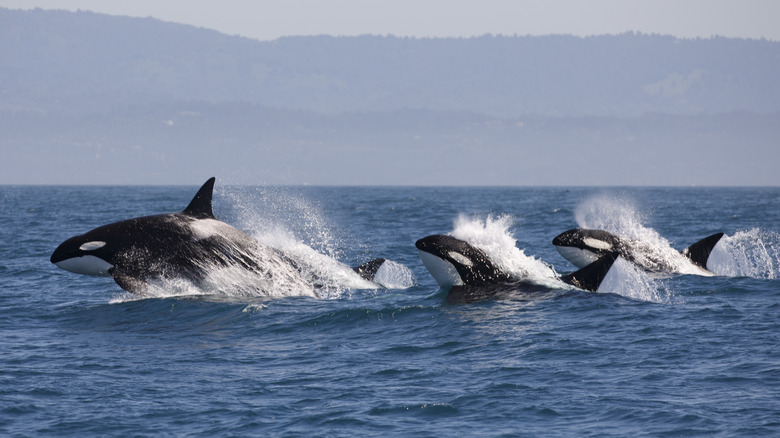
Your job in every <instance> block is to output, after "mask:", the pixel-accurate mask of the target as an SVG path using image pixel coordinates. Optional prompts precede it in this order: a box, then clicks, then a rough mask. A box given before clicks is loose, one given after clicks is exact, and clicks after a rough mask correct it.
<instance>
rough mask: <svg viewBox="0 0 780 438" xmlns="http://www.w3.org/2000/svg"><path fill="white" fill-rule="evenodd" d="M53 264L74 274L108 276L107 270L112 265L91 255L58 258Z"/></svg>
mask: <svg viewBox="0 0 780 438" xmlns="http://www.w3.org/2000/svg"><path fill="white" fill-rule="evenodd" d="M55 265H57V267H59V268H61V269H64V270H66V271H70V272H74V273H76V274H83V275H96V276H100V277H107V276H109V275H110V274H109V273H108V270H109V269H111V268H113V267H114V266H113V265H112V264H111V263H108V262H107V261H105V260H103V259H101V258H99V257H95V256H91V255H85V256H81V257H72V258H69V259H65V260H60V261H59V262H57V263H55Z"/></svg>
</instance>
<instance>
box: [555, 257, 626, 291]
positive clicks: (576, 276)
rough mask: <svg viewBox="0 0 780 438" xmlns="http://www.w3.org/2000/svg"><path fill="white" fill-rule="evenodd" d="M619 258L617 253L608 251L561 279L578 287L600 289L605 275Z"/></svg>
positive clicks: (588, 289) (589, 289)
mask: <svg viewBox="0 0 780 438" xmlns="http://www.w3.org/2000/svg"><path fill="white" fill-rule="evenodd" d="M617 258H618V254H617V253H615V252H612V253H607V254H606V255H604V256H602V257H601V258H599V259H598V260H596V261H595V262H593V263H591V264H589V265H588V266H585V267H584V268H582V269H580V270H579V271H576V272H572V273H571V274H568V275H564V276H563V277H561V280H562V281H563V282H564V283H566V284H570V285H572V286H574V287H578V288H580V289H583V290H587V291H590V292H596V291H598V290H599V286H601V282H602V281H604V277H606V276H607V273H609V270H610V269H611V268H612V265H613V264H614V263H615V260H617Z"/></svg>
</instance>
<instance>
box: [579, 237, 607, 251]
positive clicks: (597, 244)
mask: <svg viewBox="0 0 780 438" xmlns="http://www.w3.org/2000/svg"><path fill="white" fill-rule="evenodd" d="M582 241H583V242H584V243H585V245H588V246H589V247H591V248H596V249H611V248H612V245H610V244H609V242H605V241H603V240H599V239H594V238H592V237H586V238H584V239H582Z"/></svg>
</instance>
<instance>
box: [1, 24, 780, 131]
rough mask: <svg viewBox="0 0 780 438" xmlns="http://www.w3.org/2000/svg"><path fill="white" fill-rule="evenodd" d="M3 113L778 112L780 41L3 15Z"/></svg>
mask: <svg viewBox="0 0 780 438" xmlns="http://www.w3.org/2000/svg"><path fill="white" fill-rule="evenodd" d="M0 57H2V59H3V61H2V62H0V84H2V96H3V99H2V103H0V108H3V109H15V110H32V111H37V110H56V109H64V110H67V111H74V110H75V111H82V112H89V111H95V110H105V109H109V108H114V107H116V106H117V105H129V104H146V103H150V102H162V101H177V100H178V101H181V100H187V101H199V100H202V101H208V102H220V101H244V102H249V103H255V104H260V105H264V106H270V107H279V108H290V109H307V110H315V111H320V112H328V113H336V112H342V111H366V110H368V111H376V110H381V111H387V110H395V109H401V108H425V109H434V110H468V111H475V112H481V113H485V114H489V115H493V116H500V117H517V116H521V115H526V114H547V115H560V116H581V115H602V116H610V115H615V116H626V115H639V114H643V113H645V112H648V111H657V112H666V113H675V114H695V113H700V112H708V113H713V112H716V113H717V112H730V111H735V110H740V111H742V110H746V111H755V112H772V111H778V110H780V81H778V80H777V78H779V77H780V43H777V42H770V41H757V40H739V39H726V38H714V39H697V40H679V39H676V38H673V37H667V36H656V35H637V34H624V35H619V36H601V37H591V38H577V37H571V36H545V37H527V36H524V37H501V36H497V37H494V36H484V37H480V38H469V39H408V38H395V37H377V36H361V37H339V38H335V37H327V36H320V37H294V38H282V39H279V40H276V41H271V42H260V41H254V40H250V39H246V38H240V37H233V36H227V35H224V34H220V33H218V32H215V31H211V30H206V29H199V28H195V27H192V26H186V25H178V24H172V23H166V22H162V21H159V20H155V19H151V18H128V17H115V16H107V15H101V14H94V13H90V12H75V13H74V12H64V11H43V10H33V11H15V10H8V9H0Z"/></svg>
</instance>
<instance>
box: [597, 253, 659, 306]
mask: <svg viewBox="0 0 780 438" xmlns="http://www.w3.org/2000/svg"><path fill="white" fill-rule="evenodd" d="M599 292H600V293H613V294H616V295H621V296H624V297H627V298H631V299H634V300H638V301H650V302H654V303H666V302H669V301H670V300H671V299H672V293H671V292H670V291H669V289H668V288H667V287H666V286H665V285H664V284H663V282H662V281H661V280H660V279H659V278H653V277H651V276H650V275H648V274H647V273H646V272H645V271H644V270H643V269H641V268H639V267H638V266H637V265H635V264H634V263H631V262H629V261H628V260H625V259H623V258H622V257H618V259H617V260H615V263H614V264H613V265H612V268H611V269H610V270H609V273H608V274H607V276H606V277H605V278H604V280H603V281H602V282H601V285H600V286H599Z"/></svg>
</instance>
